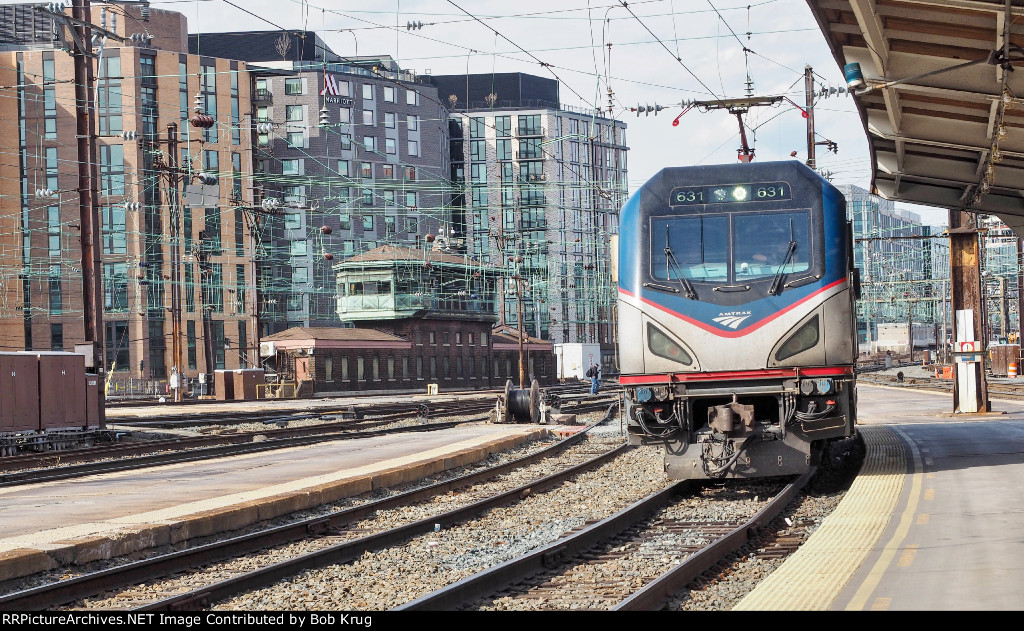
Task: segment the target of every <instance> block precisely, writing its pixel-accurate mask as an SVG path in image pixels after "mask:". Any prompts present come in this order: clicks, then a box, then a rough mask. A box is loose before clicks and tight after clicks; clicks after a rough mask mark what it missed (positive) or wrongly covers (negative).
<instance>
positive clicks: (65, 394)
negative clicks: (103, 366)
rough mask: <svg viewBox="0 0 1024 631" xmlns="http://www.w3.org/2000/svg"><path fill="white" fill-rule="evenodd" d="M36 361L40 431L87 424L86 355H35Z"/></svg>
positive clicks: (54, 353)
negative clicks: (37, 362)
mask: <svg viewBox="0 0 1024 631" xmlns="http://www.w3.org/2000/svg"><path fill="white" fill-rule="evenodd" d="M35 355H36V357H37V358H38V361H39V392H40V397H39V428H40V429H42V430H47V429H58V428H81V429H84V428H85V427H86V425H87V424H88V414H87V410H86V407H87V402H86V391H85V356H84V355H78V354H75V353H59V352H52V353H35Z"/></svg>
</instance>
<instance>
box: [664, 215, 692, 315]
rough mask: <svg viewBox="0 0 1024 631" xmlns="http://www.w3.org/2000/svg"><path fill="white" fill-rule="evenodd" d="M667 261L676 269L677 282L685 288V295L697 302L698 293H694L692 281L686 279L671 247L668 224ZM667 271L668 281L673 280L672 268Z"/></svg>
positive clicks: (666, 231) (666, 228)
mask: <svg viewBox="0 0 1024 631" xmlns="http://www.w3.org/2000/svg"><path fill="white" fill-rule="evenodd" d="M665 261H666V263H671V264H672V268H675V271H676V274H677V275H678V278H676V280H678V281H679V285H680V286H681V287H682V288H683V294H684V295H685V296H686V297H687V298H689V299H690V300H696V299H697V292H696V291H694V289H693V285H691V284H690V281H689V280H688V279H687V278H686V275H685V274H683V268H682V267H680V266H679V261H677V260H676V255H675V254H674V253H673V252H672V246H671V245H669V242H668V224H666V225H665ZM667 271H668V274H667V275H668V279H669V280H672V272H671V268H670V269H669V270H667Z"/></svg>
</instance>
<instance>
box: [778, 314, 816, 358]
mask: <svg viewBox="0 0 1024 631" xmlns="http://www.w3.org/2000/svg"><path fill="white" fill-rule="evenodd" d="M817 343H818V316H814V317H813V318H811V320H810V322H808V323H807V324H805V325H803V326H802V327H800V328H799V329H798V330H797V332H796V333H794V334H793V336H792V337H790V338H789V339H788V340H786V343H785V344H783V345H782V348H780V349H779V352H777V353H775V359H776V361H782V360H783V359H786V358H788V357H792V356H793V355H796V354H797V353H800V352H803V351H806V350H807V349H809V348H813V347H814V346H815V345H816V344H817Z"/></svg>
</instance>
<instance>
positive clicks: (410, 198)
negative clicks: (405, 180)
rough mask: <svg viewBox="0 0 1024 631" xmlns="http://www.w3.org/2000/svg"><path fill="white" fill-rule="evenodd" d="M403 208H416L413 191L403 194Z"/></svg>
mask: <svg viewBox="0 0 1024 631" xmlns="http://www.w3.org/2000/svg"><path fill="white" fill-rule="evenodd" d="M405 206H406V208H417V205H416V192H415V191H409V192H408V193H406V194H405Z"/></svg>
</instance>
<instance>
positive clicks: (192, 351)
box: [185, 320, 196, 370]
mask: <svg viewBox="0 0 1024 631" xmlns="http://www.w3.org/2000/svg"><path fill="white" fill-rule="evenodd" d="M185 338H186V339H187V348H188V369H189V370H195V369H196V321H195V320H188V321H187V322H185Z"/></svg>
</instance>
